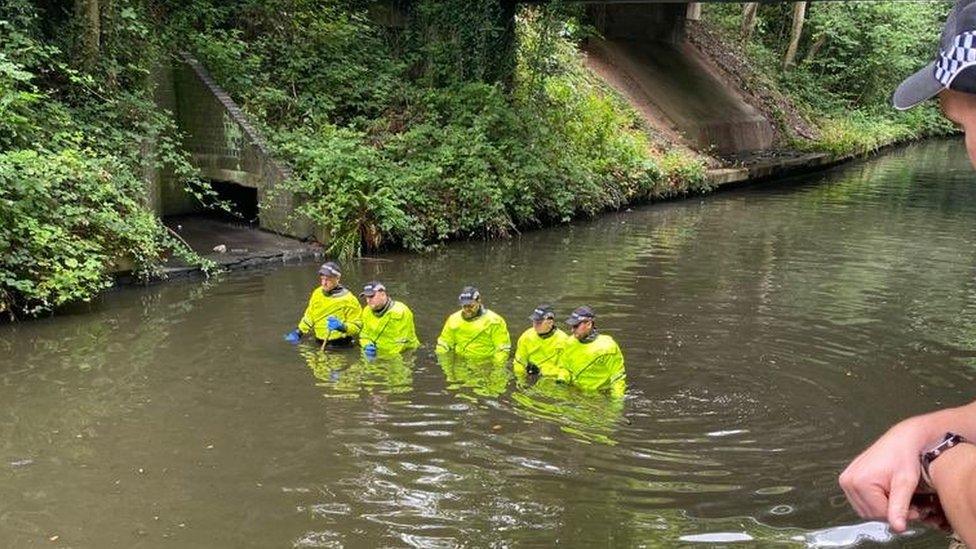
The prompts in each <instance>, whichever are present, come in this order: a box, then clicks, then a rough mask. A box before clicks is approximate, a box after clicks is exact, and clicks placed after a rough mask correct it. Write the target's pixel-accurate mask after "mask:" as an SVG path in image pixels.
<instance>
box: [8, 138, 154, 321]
mask: <svg viewBox="0 0 976 549" xmlns="http://www.w3.org/2000/svg"><path fill="white" fill-rule="evenodd" d="M141 188H142V182H141V181H140V180H139V179H138V178H137V177H136V176H135V175H134V174H133V173H132V172H131V171H129V170H128V169H127V168H126V167H125V166H123V165H122V164H120V163H119V162H118V160H117V159H115V158H112V157H108V156H99V155H97V154H95V153H93V152H92V151H87V150H78V149H64V150H61V151H58V152H40V151H34V150H24V149H21V150H16V151H11V152H6V153H0V206H2V209H0V212H2V215H0V249H3V250H7V252H6V253H4V254H3V256H2V257H0V312H10V311H23V312H25V313H27V314H37V313H40V312H43V311H45V310H49V309H51V308H53V307H56V306H58V305H62V304H64V303H67V302H69V301H75V300H83V301H87V300H89V299H90V298H91V297H92V296H93V295H95V293H97V292H98V291H99V290H101V289H102V288H104V287H106V286H108V285H109V284H110V283H111V278H110V277H109V275H108V269H109V267H111V266H112V265H113V264H118V263H122V262H125V261H126V260H133V261H134V262H135V264H136V265H137V266H138V268H140V269H142V273H143V274H150V271H152V270H153V269H154V268H155V266H156V265H157V264H158V260H159V258H160V257H161V256H162V255H163V252H164V250H165V249H166V248H167V247H168V246H170V245H171V244H172V243H171V242H170V241H169V240H168V239H167V238H166V236H165V232H164V231H163V230H162V228H161V226H160V223H159V220H158V219H157V218H156V217H155V216H154V215H153V213H152V212H150V211H148V210H146V209H145V207H143V205H142V204H141V203H139V202H138V200H137V199H136V198H135V197H137V196H139V191H140V189H141Z"/></svg>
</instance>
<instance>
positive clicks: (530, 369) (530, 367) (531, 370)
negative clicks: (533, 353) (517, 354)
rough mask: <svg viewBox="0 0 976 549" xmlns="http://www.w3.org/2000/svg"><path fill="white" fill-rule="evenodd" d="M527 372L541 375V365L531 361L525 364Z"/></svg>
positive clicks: (532, 374)
mask: <svg viewBox="0 0 976 549" xmlns="http://www.w3.org/2000/svg"><path fill="white" fill-rule="evenodd" d="M525 373H527V374H529V375H530V376H537V375H539V367H538V366H536V365H535V364H533V363H531V362H530V363H528V365H526V366H525Z"/></svg>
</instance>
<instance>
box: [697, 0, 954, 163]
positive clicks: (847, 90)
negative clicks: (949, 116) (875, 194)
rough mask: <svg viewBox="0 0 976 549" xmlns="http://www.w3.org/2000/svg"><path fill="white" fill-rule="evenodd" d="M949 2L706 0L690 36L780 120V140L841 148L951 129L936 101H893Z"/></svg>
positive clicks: (935, 34) (927, 53)
mask: <svg viewBox="0 0 976 549" xmlns="http://www.w3.org/2000/svg"><path fill="white" fill-rule="evenodd" d="M951 7H952V4H951V3H950V2H925V1H917V2H784V3H778V4H759V3H756V2H746V3H727V4H719V3H709V4H705V5H703V13H702V20H701V23H700V24H699V25H697V26H695V27H694V28H693V29H692V30H691V33H690V36H691V38H692V40H693V41H695V42H696V43H697V44H698V45H699V47H701V48H703V49H705V50H706V51H707V52H708V53H710V54H711V55H713V56H714V58H715V59H716V61H718V62H719V64H720V65H722V66H724V68H725V69H726V70H727V71H728V73H729V74H728V76H729V78H730V79H731V80H733V81H735V83H736V84H738V85H739V86H740V87H741V88H743V89H744V90H746V91H747V92H748V93H750V94H751V95H752V96H753V97H754V99H755V102H756V103H757V104H758V105H759V106H760V107H761V108H762V109H763V110H764V111H765V112H766V113H767V115H768V116H769V117H770V118H771V119H773V120H774V121H776V122H777V123H778V126H779V128H780V130H781V131H782V132H783V135H784V137H785V141H786V143H785V144H786V145H787V146H789V147H791V148H794V149H798V150H807V151H821V152H827V153H830V154H832V155H835V156H838V157H843V156H848V155H856V154H863V153H867V152H871V151H874V150H876V149H878V148H879V147H883V146H886V145H890V144H893V143H897V142H903V141H909V140H914V139H920V138H924V137H931V136H937V135H947V134H949V133H951V132H952V131H953V128H952V126H951V124H950V123H948V121H947V120H946V119H945V118H944V117H942V116H941V113H939V111H938V107H937V105H936V103H935V102H934V101H932V102H929V103H927V104H925V105H922V106H919V107H917V108H915V109H912V110H910V111H907V112H898V111H895V110H894V109H893V108H892V107H891V102H890V98H891V94H892V92H893V91H894V90H895V88H896V87H897V86H898V84H899V82H901V80H902V79H904V78H905V77H907V76H908V75H910V74H912V73H913V72H914V71H916V70H918V69H919V68H920V67H922V66H923V65H925V63H927V62H929V61H931V60H932V57H933V56H934V53H935V51H936V50H937V47H938V39H939V33H940V31H941V29H942V25H943V23H944V21H945V18H946V14H947V13H948V11H949V9H950V8H951Z"/></svg>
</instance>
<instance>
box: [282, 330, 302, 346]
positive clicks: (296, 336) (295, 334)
mask: <svg viewBox="0 0 976 549" xmlns="http://www.w3.org/2000/svg"><path fill="white" fill-rule="evenodd" d="M301 340H302V333H301V332H299V331H298V330H292V331H290V332H288V333H287V334H285V341H287V342H288V343H291V344H297V343H298V342H299V341H301Z"/></svg>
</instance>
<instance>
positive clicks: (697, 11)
mask: <svg viewBox="0 0 976 549" xmlns="http://www.w3.org/2000/svg"><path fill="white" fill-rule="evenodd" d="M685 19H687V20H689V21H701V2H688V11H687V12H685Z"/></svg>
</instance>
